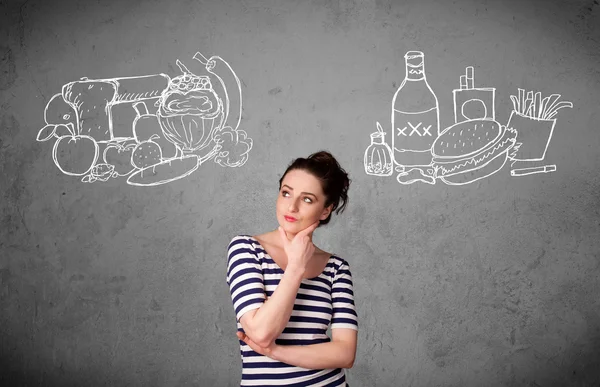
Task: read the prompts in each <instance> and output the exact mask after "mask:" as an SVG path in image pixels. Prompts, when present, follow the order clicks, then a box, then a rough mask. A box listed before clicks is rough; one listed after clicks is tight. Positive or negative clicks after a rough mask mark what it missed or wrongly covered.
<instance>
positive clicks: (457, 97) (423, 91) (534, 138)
mask: <svg viewBox="0 0 600 387" xmlns="http://www.w3.org/2000/svg"><path fill="white" fill-rule="evenodd" d="M415 58H417V59H418V60H415ZM422 59H423V53H421V52H420V51H409V52H408V53H407V54H406V56H405V61H406V77H405V80H404V82H403V83H402V85H401V86H400V87H399V88H398V91H397V92H396V94H395V95H394V98H393V100H392V132H391V138H392V141H391V143H392V147H390V146H389V145H388V144H387V143H386V142H385V136H386V135H387V134H388V133H387V132H386V131H384V130H383V129H382V127H381V125H380V124H379V122H377V129H378V131H377V132H374V133H371V144H370V145H369V146H368V147H367V149H366V151H365V156H364V166H365V172H366V173H367V174H369V175H374V176H390V175H392V174H393V171H394V170H395V171H397V172H399V173H398V175H397V177H396V180H397V181H398V182H399V183H401V184H413V183H416V182H423V183H427V184H435V183H436V181H440V182H442V183H445V184H448V185H465V184H470V183H473V182H475V181H478V180H481V179H483V178H486V177H489V176H491V175H493V174H495V173H497V172H499V171H500V170H501V169H502V168H503V167H504V166H505V164H506V163H507V161H508V160H511V164H512V165H514V163H515V162H519V161H535V160H543V158H544V155H545V152H546V148H547V146H548V144H549V141H550V138H551V136H552V130H553V128H554V123H555V118H554V117H555V116H556V112H557V111H558V110H559V109H561V108H563V107H572V104H571V103H570V102H558V98H559V95H558V94H553V95H551V96H550V97H547V98H544V99H541V97H540V95H539V93H538V94H536V95H534V94H533V93H532V92H530V93H528V96H527V98H525V94H524V91H523V90H521V89H519V96H518V97H515V96H511V99H512V101H513V105H514V106H513V108H514V110H513V112H512V114H511V116H510V119H509V122H508V124H507V125H501V124H500V123H499V122H498V121H496V110H495V94H496V89H495V88H490V87H486V88H480V87H475V86H474V68H473V67H472V66H469V67H467V68H466V71H465V74H463V75H461V77H460V87H459V88H458V89H455V90H454V91H453V102H454V122H455V123H454V124H453V125H451V126H449V127H447V128H445V129H443V130H441V131H438V132H437V133H436V131H434V130H431V128H432V127H435V125H436V124H438V122H439V118H438V119H436V115H437V114H438V113H437V112H438V111H439V107H438V104H437V97H436V96H435V93H434V92H433V90H431V87H430V86H429V84H428V83H427V80H426V78H425V73H424V67H423V60H422ZM407 84H408V85H409V86H408V87H406V85H407ZM405 88H406V89H407V90H409V91H411V92H410V93H407V94H406V93H404V92H403V90H404V89H405ZM415 90H416V91H419V90H420V92H415ZM419 95H420V97H419V98H416V99H415V98H414V96H419ZM399 101H400V102H399ZM418 101H421V103H420V104H417V102H418ZM434 113H436V115H434ZM413 135H414V136H415V137H414V138H413V137H412V136H413ZM394 166H395V168H394ZM554 169H556V167H555V166H541V167H533V168H522V169H516V170H515V169H513V170H512V171H511V175H513V176H520V175H525V174H532V173H539V172H548V171H552V170H554Z"/></svg>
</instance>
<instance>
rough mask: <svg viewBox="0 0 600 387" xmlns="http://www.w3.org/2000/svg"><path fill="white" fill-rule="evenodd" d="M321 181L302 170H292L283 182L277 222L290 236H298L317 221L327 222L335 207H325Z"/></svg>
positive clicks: (278, 200)
mask: <svg viewBox="0 0 600 387" xmlns="http://www.w3.org/2000/svg"><path fill="white" fill-rule="evenodd" d="M325 199H326V198H325V195H324V194H323V189H322V188H321V183H320V182H319V180H318V179H317V178H316V177H314V176H313V175H311V174H310V173H308V172H306V171H304V170H302V169H292V170H291V171H289V172H288V173H287V175H285V177H284V178H283V180H282V181H281V189H280V190H279V195H278V197H277V221H278V222H279V225H280V226H281V227H283V229H284V230H285V231H286V232H287V233H288V234H296V233H297V232H299V231H301V230H304V229H305V228H307V227H308V226H310V225H311V224H313V223H315V222H316V221H317V220H325V219H327V216H329V213H330V212H331V208H332V207H333V205H331V204H330V205H329V206H327V207H325Z"/></svg>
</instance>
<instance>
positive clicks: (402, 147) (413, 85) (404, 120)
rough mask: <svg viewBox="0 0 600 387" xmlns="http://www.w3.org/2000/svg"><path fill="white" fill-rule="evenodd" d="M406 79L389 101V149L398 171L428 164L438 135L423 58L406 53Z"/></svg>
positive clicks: (435, 104)
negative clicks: (390, 127)
mask: <svg viewBox="0 0 600 387" xmlns="http://www.w3.org/2000/svg"><path fill="white" fill-rule="evenodd" d="M404 59H405V65H406V75H405V78H404V80H403V81H402V84H401V85H400V87H398V90H397V91H396V94H394V98H393V100H392V148H393V150H394V162H395V164H396V165H398V166H400V167H410V166H427V165H430V164H431V161H432V155H431V147H432V145H433V141H434V140H435V139H436V138H437V137H438V135H439V132H440V115H439V105H438V99H437V97H436V95H435V93H434V92H433V90H431V87H430V86H429V83H427V78H426V77H425V65H424V55H423V53H422V52H421V51H408V52H407V53H406V55H405V56H404Z"/></svg>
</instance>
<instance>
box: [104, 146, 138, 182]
mask: <svg viewBox="0 0 600 387" xmlns="http://www.w3.org/2000/svg"><path fill="white" fill-rule="evenodd" d="M135 147H136V143H130V144H120V143H112V144H109V145H108V146H107V147H106V149H104V153H103V157H102V158H103V159H104V162H105V163H106V164H110V165H114V166H115V171H114V172H115V173H117V174H118V175H119V176H126V175H129V174H130V173H131V172H133V171H134V170H135V166H134V165H133V164H132V163H131V156H132V154H133V150H134V149H135Z"/></svg>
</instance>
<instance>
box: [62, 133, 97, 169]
mask: <svg viewBox="0 0 600 387" xmlns="http://www.w3.org/2000/svg"><path fill="white" fill-rule="evenodd" d="M98 153H100V151H99V147H98V143H97V142H96V140H94V139H93V138H92V137H90V136H85V135H75V134H73V133H72V134H69V135H66V136H62V137H59V138H58V140H56V142H55V143H54V148H53V149H52V158H53V159H54V163H55V164H56V166H57V167H58V169H60V170H61V172H62V173H64V174H67V175H71V176H82V175H85V174H86V173H88V172H89V171H90V170H91V169H92V168H93V167H94V165H95V164H96V161H97V160H98Z"/></svg>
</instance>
